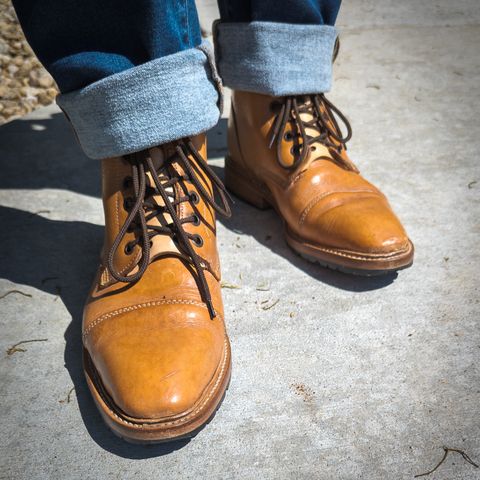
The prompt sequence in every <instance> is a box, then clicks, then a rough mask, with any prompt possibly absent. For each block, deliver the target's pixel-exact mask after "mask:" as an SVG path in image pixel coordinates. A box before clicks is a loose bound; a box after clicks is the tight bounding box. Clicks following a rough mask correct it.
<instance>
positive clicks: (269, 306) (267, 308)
mask: <svg viewBox="0 0 480 480" xmlns="http://www.w3.org/2000/svg"><path fill="white" fill-rule="evenodd" d="M279 301H280V299H279V298H277V299H276V300H275V301H274V302H273V303H272V304H270V305H265V306H264V307H262V310H270V309H271V308H273V307H274V306H275V305H276V304H277V303H278V302H279Z"/></svg>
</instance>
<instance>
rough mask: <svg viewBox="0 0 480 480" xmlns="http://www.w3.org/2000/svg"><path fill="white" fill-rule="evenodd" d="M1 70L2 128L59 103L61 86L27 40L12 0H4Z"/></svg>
mask: <svg viewBox="0 0 480 480" xmlns="http://www.w3.org/2000/svg"><path fill="white" fill-rule="evenodd" d="M0 69H1V82H0V125H1V124H3V123H6V122H7V121H9V120H13V119H14V118H18V117H21V116H23V115H26V114H27V113H29V112H31V111H32V110H35V109H36V108H37V107H40V106H42V105H49V104H50V103H52V102H53V101H54V100H55V97H56V95H57V93H58V89H57V86H56V85H55V82H54V80H53V78H52V77H51V76H50V75H49V73H48V72H47V71H46V70H45V69H44V68H43V67H42V65H41V63H40V62H39V61H38V59H37V57H36V56H35V54H34V53H33V51H32V49H31V48H30V46H29V45H28V43H27V41H26V40H25V37H24V35H23V32H22V30H21V28H20V25H19V23H18V20H17V16H16V15H15V11H14V9H13V7H12V4H11V2H10V0H0Z"/></svg>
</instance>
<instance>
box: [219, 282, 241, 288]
mask: <svg viewBox="0 0 480 480" xmlns="http://www.w3.org/2000/svg"><path fill="white" fill-rule="evenodd" d="M220 287H222V288H230V289H231V290H238V289H239V288H242V287H240V285H235V284H234V283H228V282H222V283H220Z"/></svg>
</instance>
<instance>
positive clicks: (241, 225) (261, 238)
mask: <svg viewBox="0 0 480 480" xmlns="http://www.w3.org/2000/svg"><path fill="white" fill-rule="evenodd" d="M226 154H227V121H226V119H224V118H222V119H221V120H220V122H219V123H218V124H217V126H216V127H215V128H213V129H212V130H210V131H209V132H208V157H209V158H218V157H224V156H225V155H226ZM213 170H214V171H215V173H216V174H217V175H218V176H219V177H220V178H221V179H222V180H223V178H224V170H223V168H219V167H215V166H214V167H213ZM233 200H234V204H233V206H232V212H233V214H232V216H231V218H228V219H225V218H222V217H219V218H218V221H219V222H220V223H222V224H223V225H224V226H225V227H226V228H228V229H229V230H231V231H233V232H236V233H238V234H239V235H248V236H251V237H253V238H255V239H256V240H257V241H258V242H259V243H261V244H262V245H264V246H265V247H267V248H268V249H270V250H271V251H272V252H273V253H275V254H277V255H279V256H281V257H284V258H286V259H287V260H288V261H289V262H290V263H291V264H293V265H294V266H295V267H297V268H299V269H300V270H303V271H304V272H305V273H306V274H308V275H310V276H311V277H313V278H315V279H316V280H318V281H320V282H323V283H326V284H328V285H330V286H333V287H336V288H339V289H342V290H349V291H352V292H365V291H369V290H377V289H379V288H383V287H385V286H387V285H389V284H391V283H392V282H393V281H394V280H395V279H396V278H397V276H398V275H397V273H391V274H388V275H382V276H376V277H360V276H354V275H347V274H345V273H342V272H337V271H334V270H329V269H327V268H323V267H321V266H319V265H316V264H314V263H310V262H308V261H307V260H305V259H303V258H301V257H300V256H298V255H297V254H296V253H294V252H293V251H292V250H291V249H290V248H289V247H288V246H287V243H286V241H285V240H284V237H283V225H282V222H281V220H280V218H279V216H278V215H277V214H276V213H275V212H274V211H273V210H267V211H265V210H259V209H257V208H255V207H252V206H251V205H249V204H248V203H245V202H243V201H242V200H240V199H238V198H237V197H235V196H233Z"/></svg>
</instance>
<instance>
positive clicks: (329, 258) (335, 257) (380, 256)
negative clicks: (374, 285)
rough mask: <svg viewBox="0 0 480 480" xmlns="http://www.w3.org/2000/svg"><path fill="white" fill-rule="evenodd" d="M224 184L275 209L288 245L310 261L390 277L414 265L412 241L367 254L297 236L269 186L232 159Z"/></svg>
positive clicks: (250, 200)
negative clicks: (247, 173) (395, 247)
mask: <svg viewBox="0 0 480 480" xmlns="http://www.w3.org/2000/svg"><path fill="white" fill-rule="evenodd" d="M225 185H226V187H227V188H228V189H229V190H230V191H231V192H232V193H233V194H234V195H236V196H237V197H239V198H240V199H242V200H244V201H246V202H247V203H249V204H251V205H253V206H254V207H257V208H259V209H261V210H267V209H270V208H273V209H274V210H275V211H276V212H277V214H278V215H279V216H280V217H281V218H282V220H283V224H284V231H285V239H286V242H287V245H288V246H289V247H290V248H291V249H292V250H293V251H294V252H295V253H297V254H298V255H300V256H301V257H302V258H304V259H306V260H308V261H309V262H313V263H317V264H319V265H321V266H323V267H326V268H329V269H332V270H338V271H341V272H343V273H348V274H352V275H360V276H377V275H387V274H389V273H392V272H396V271H398V270H403V269H405V268H408V267H410V266H411V265H412V263H413V255H414V247H413V243H412V242H411V241H410V240H409V241H408V244H407V245H406V246H405V247H404V248H403V249H401V250H398V251H395V252H392V253H365V252H355V251H350V250H342V249H337V248H334V247H329V246H326V245H320V244H316V243H312V242H309V241H307V240H305V239H302V238H300V237H298V236H297V235H295V234H294V233H293V232H291V231H290V229H289V228H288V225H287V224H286V222H285V220H284V219H283V217H282V215H281V213H280V211H279V209H278V207H277V205H276V203H275V200H274V199H273V196H272V195H271V193H270V192H269V190H268V188H267V187H266V185H264V184H262V183H261V182H259V181H258V180H257V179H254V178H252V177H250V176H247V175H246V174H245V173H244V172H240V171H239V169H238V168H237V167H236V165H235V162H234V161H233V160H232V159H231V158H230V157H227V158H226V159H225Z"/></svg>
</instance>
